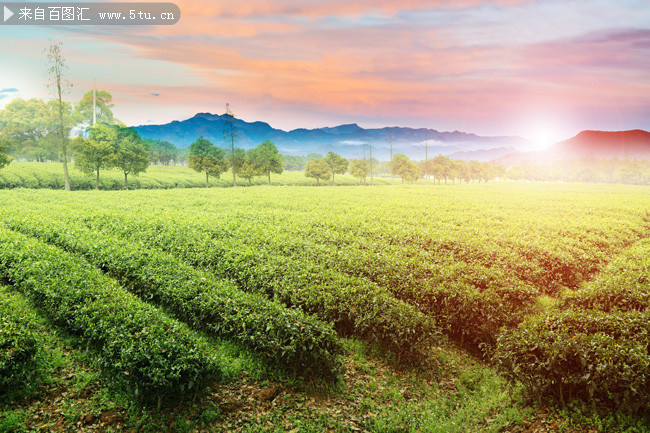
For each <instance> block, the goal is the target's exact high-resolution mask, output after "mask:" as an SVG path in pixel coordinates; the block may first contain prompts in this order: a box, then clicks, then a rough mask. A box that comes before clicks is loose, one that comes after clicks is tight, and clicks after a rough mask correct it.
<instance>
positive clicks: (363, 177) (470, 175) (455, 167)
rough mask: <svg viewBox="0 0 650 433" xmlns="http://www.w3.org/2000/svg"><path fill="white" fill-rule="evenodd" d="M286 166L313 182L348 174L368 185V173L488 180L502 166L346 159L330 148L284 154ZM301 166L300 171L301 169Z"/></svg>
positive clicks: (439, 159)
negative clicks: (323, 151) (322, 150)
mask: <svg viewBox="0 0 650 433" xmlns="http://www.w3.org/2000/svg"><path fill="white" fill-rule="evenodd" d="M285 158H286V160H287V161H286V163H285V168H287V169H290V168H293V169H296V168H297V169H298V170H296V171H304V172H305V176H307V177H311V178H313V179H316V184H317V185H320V181H321V180H323V181H328V180H330V179H331V181H332V184H334V175H336V174H345V173H349V174H350V175H352V176H354V177H356V178H358V179H359V183H360V184H361V183H363V184H364V185H365V184H367V179H368V177H369V176H370V178H371V180H370V183H371V184H372V182H373V181H372V177H373V175H379V176H391V177H395V176H397V177H399V178H401V180H402V183H415V182H417V181H419V180H422V179H423V180H425V182H428V181H429V180H432V181H433V182H438V184H440V183H441V182H443V181H444V183H447V182H448V181H451V182H452V183H455V182H456V180H464V181H466V182H470V181H478V182H481V181H483V182H487V181H489V180H493V179H496V178H498V177H503V175H504V173H505V169H504V168H503V166H501V165H499V164H494V163H490V162H479V161H469V162H465V161H463V160H457V159H451V158H449V157H446V156H443V155H438V156H436V157H435V158H432V159H429V160H425V161H413V160H411V159H410V158H409V157H408V156H407V155H406V154H404V153H397V154H395V155H393V158H392V159H391V160H390V161H379V160H377V159H376V158H368V159H366V158H364V159H350V160H348V159H345V158H343V157H342V156H341V155H339V154H338V153H335V152H332V151H330V152H329V153H328V154H327V155H326V156H324V157H323V156H322V155H319V154H316V153H312V154H309V155H308V156H306V157H301V156H292V157H287V156H285ZM301 169H302V170H301Z"/></svg>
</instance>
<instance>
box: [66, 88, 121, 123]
mask: <svg viewBox="0 0 650 433" xmlns="http://www.w3.org/2000/svg"><path fill="white" fill-rule="evenodd" d="M94 99H95V101H94V104H93V91H92V90H90V91H88V92H86V93H85V94H84V95H83V97H82V98H81V100H80V101H79V103H78V104H77V107H76V108H75V114H76V116H77V121H78V122H79V123H80V124H82V125H84V126H86V127H90V126H92V125H93V107H94V106H96V117H97V123H104V124H106V125H114V124H115V123H117V122H116V119H115V118H114V117H113V112H112V111H111V108H113V107H114V104H113V95H111V94H110V93H109V92H107V91H105V90H97V91H95V95H94Z"/></svg>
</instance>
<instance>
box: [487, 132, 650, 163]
mask: <svg viewBox="0 0 650 433" xmlns="http://www.w3.org/2000/svg"><path fill="white" fill-rule="evenodd" d="M585 157H593V158H619V159H650V132H647V131H642V130H640V129H634V130H631V131H582V132H581V133H579V134H578V135H576V136H575V137H573V138H570V139H568V140H564V141H560V142H558V143H555V144H554V145H552V146H550V147H548V148H546V149H544V150H540V151H536V152H519V153H512V154H509V155H506V156H504V157H502V158H499V162H501V163H503V164H505V165H515V164H522V163H551V162H554V161H560V160H563V159H576V158H585Z"/></svg>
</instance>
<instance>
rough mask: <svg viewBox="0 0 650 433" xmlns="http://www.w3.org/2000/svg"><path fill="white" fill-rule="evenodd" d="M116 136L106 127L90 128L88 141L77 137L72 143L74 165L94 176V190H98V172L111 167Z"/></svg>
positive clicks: (110, 128) (113, 129)
mask: <svg viewBox="0 0 650 433" xmlns="http://www.w3.org/2000/svg"><path fill="white" fill-rule="evenodd" d="M117 141H118V134H117V130H116V129H115V128H112V127H110V126H108V125H95V126H93V127H91V128H90V135H89V137H88V139H85V138H83V137H77V138H75V139H74V141H73V152H74V158H75V160H74V165H75V167H76V168H77V169H79V170H80V171H82V172H83V173H86V174H92V173H95V174H96V178H95V189H96V190H98V189H99V171H100V170H101V169H108V168H111V167H113V165H114V162H115V151H116V143H117Z"/></svg>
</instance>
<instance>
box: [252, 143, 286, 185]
mask: <svg viewBox="0 0 650 433" xmlns="http://www.w3.org/2000/svg"><path fill="white" fill-rule="evenodd" d="M255 149H256V150H255V152H254V153H253V155H254V158H255V160H254V161H252V162H253V163H254V164H256V165H257V166H258V167H261V168H262V169H263V170H264V173H265V174H266V175H267V176H268V179H269V185H271V173H275V174H281V173H282V171H283V167H282V155H280V152H278V148H277V147H275V144H273V143H272V142H270V141H269V140H266V141H265V142H264V143H260V144H259V145H258V146H257V147H256V148H255Z"/></svg>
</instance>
